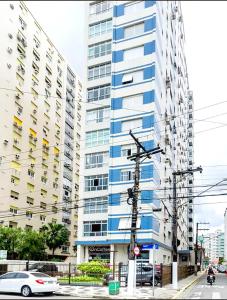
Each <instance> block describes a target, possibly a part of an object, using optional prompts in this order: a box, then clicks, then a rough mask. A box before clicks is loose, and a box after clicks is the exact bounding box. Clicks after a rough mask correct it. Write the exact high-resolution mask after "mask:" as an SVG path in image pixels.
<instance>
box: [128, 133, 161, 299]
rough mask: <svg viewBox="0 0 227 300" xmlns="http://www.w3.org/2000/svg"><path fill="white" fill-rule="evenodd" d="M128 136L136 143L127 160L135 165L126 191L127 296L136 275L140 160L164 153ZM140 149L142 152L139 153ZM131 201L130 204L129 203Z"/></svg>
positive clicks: (131, 289)
mask: <svg viewBox="0 0 227 300" xmlns="http://www.w3.org/2000/svg"><path fill="white" fill-rule="evenodd" d="M129 134H130V135H131V137H132V138H133V139H134V141H135V143H136V154H133V155H130V156H128V157H127V158H128V159H130V160H134V161H135V163H136V165H135V176H134V186H133V188H129V189H128V196H129V198H128V201H127V203H128V204H130V205H132V220H131V234H130V246H129V257H128V258H129V262H128V281H127V282H128V286H127V293H128V295H133V294H134V291H135V286H136V282H135V274H136V263H135V253H134V249H135V247H136V229H137V228H136V225H137V215H138V198H139V183H140V163H141V161H140V160H141V158H144V159H146V158H151V155H153V154H155V153H159V152H161V153H164V152H163V150H162V149H160V147H155V148H153V149H151V150H146V149H145V147H144V146H143V145H142V144H141V143H140V142H139V140H138V139H137V138H136V137H135V136H134V135H133V133H132V131H131V130H130V132H129ZM141 149H142V151H141ZM129 199H132V202H131V203H130V202H129Z"/></svg>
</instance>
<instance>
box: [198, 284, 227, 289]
mask: <svg viewBox="0 0 227 300" xmlns="http://www.w3.org/2000/svg"><path fill="white" fill-rule="evenodd" d="M212 287H215V288H217V289H224V286H223V285H216V284H213V285H212V286H211V285H210V284H207V285H197V286H196V288H197V289H203V288H208V289H209V288H212Z"/></svg>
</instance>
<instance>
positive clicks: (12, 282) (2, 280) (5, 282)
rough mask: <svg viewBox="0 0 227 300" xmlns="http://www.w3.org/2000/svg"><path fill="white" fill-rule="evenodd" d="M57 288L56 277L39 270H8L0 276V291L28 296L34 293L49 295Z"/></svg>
mask: <svg viewBox="0 0 227 300" xmlns="http://www.w3.org/2000/svg"><path fill="white" fill-rule="evenodd" d="M58 289H59V284H58V283H57V279H56V278H53V277H50V276H49V275H47V274H44V273H40V272H29V271H21V272H8V273H6V274H4V275H2V276H0V292H5V293H16V294H21V295H22V296H23V297H29V296H30V295H32V294H35V293H42V294H46V295H51V294H52V293H54V292H56V291H57V290H58Z"/></svg>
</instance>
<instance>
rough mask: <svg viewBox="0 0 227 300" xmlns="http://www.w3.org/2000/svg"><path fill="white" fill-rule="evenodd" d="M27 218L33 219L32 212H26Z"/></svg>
mask: <svg viewBox="0 0 227 300" xmlns="http://www.w3.org/2000/svg"><path fill="white" fill-rule="evenodd" d="M26 217H27V218H28V219H31V218H32V212H31V211H26Z"/></svg>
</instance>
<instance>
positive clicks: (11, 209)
mask: <svg viewBox="0 0 227 300" xmlns="http://www.w3.org/2000/svg"><path fill="white" fill-rule="evenodd" d="M9 211H10V212H11V213H12V214H14V215H16V214H17V213H18V208H17V207H14V206H11V207H10V209H9Z"/></svg>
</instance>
